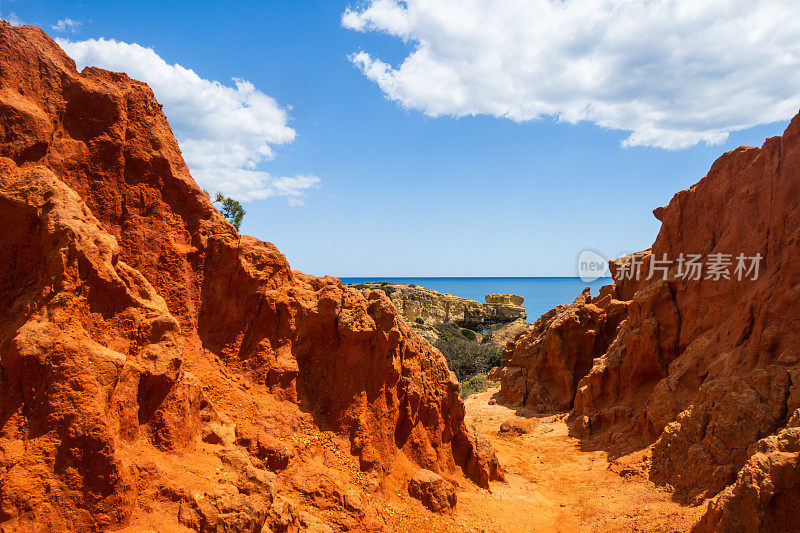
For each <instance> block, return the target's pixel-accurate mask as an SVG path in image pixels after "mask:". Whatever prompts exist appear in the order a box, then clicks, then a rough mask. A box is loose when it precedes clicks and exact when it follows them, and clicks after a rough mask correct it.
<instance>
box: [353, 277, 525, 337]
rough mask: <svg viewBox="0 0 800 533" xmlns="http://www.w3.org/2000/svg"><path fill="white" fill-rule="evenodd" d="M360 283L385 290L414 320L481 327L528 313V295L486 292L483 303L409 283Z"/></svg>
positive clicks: (426, 322) (509, 320) (412, 320)
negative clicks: (524, 304) (524, 302)
mask: <svg viewBox="0 0 800 533" xmlns="http://www.w3.org/2000/svg"><path fill="white" fill-rule="evenodd" d="M356 286H357V287H358V288H361V289H364V288H366V289H376V290H380V291H383V292H385V293H386V294H388V295H389V298H390V299H391V300H392V303H393V304H394V306H395V307H396V308H397V310H398V312H399V313H400V314H401V315H402V316H403V317H404V318H405V319H406V320H408V321H409V322H412V323H413V322H415V321H416V320H417V319H419V320H422V322H423V323H424V324H428V325H435V324H450V323H454V324H458V325H459V326H461V327H465V328H470V329H475V330H480V329H482V328H484V327H489V326H492V325H496V324H507V323H510V322H514V321H516V320H523V321H524V320H525V318H526V317H527V314H526V313H525V308H524V307H522V302H523V301H524V300H525V299H524V298H523V297H522V296H517V295H515V294H490V295H487V296H486V303H481V302H477V301H475V300H468V299H466V298H459V297H458V296H453V295H452V294H444V293H441V292H436V291H434V290H431V289H427V288H425V287H420V286H417V285H415V286H413V287H412V286H411V285H406V284H405V283H360V284H357V285H356Z"/></svg>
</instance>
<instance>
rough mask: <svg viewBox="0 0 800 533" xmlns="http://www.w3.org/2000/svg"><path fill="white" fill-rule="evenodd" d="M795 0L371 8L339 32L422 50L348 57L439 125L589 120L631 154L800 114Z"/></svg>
mask: <svg viewBox="0 0 800 533" xmlns="http://www.w3.org/2000/svg"><path fill="white" fill-rule="evenodd" d="M798 19H800V2H797V1H796V0H704V1H697V0H635V1H631V0H563V1H562V0H504V1H502V2H486V1H484V0H406V1H398V0H372V1H370V2H369V3H368V4H366V5H365V6H364V7H362V8H359V9H348V10H347V11H346V12H345V13H344V14H343V15H342V25H343V26H344V27H346V28H350V29H353V30H356V31H361V32H366V31H378V32H383V33H387V34H389V35H392V36H396V37H398V38H400V39H403V40H404V41H407V42H411V43H413V46H414V49H413V51H412V52H411V53H410V54H409V55H408V56H407V57H406V58H405V59H404V60H403V62H402V64H400V65H399V66H393V65H390V64H387V63H386V62H384V61H382V60H381V59H380V58H378V57H375V56H374V55H373V54H370V53H368V52H365V51H359V52H356V53H354V54H352V55H351V56H350V59H351V61H352V62H353V63H355V64H356V65H357V66H358V67H359V68H360V69H361V71H362V72H363V74H364V75H365V76H366V77H367V78H369V79H370V80H372V81H373V82H375V83H377V84H378V86H379V87H380V88H381V90H382V91H383V92H384V94H385V95H386V96H387V97H388V98H390V99H392V100H395V101H397V102H399V103H400V104H402V105H403V106H405V107H407V108H413V109H419V110H421V111H423V112H424V113H426V114H427V115H430V116H441V115H453V116H465V115H476V114H486V115H493V116H497V117H505V118H509V119H512V120H515V121H528V120H533V119H538V118H541V117H555V119H556V120H559V121H566V122H569V123H576V122H580V121H589V122H592V123H594V124H597V125H598V126H600V127H603V128H609V129H614V130H623V131H627V132H629V136H628V137H627V138H626V139H625V141H624V142H623V144H624V145H625V146H656V147H660V148H666V149H681V148H687V147H690V146H692V145H695V144H697V143H700V142H705V143H709V144H714V143H719V142H722V141H724V140H725V139H726V138H727V137H728V135H729V133H730V132H732V131H736V130H741V129H745V128H748V127H751V126H754V125H757V124H766V123H770V122H775V121H778V120H784V119H787V118H790V117H791V116H792V115H793V114H794V113H796V112H797V109H798V106H799V105H800V25H798V24H795V23H794V22H793V21H796V20H798Z"/></svg>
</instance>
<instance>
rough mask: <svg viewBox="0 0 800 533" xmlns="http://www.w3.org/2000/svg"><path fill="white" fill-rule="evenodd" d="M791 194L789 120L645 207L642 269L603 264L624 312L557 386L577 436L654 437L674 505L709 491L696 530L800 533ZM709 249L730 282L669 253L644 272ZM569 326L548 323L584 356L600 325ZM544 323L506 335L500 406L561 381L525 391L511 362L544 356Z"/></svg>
mask: <svg viewBox="0 0 800 533" xmlns="http://www.w3.org/2000/svg"><path fill="white" fill-rule="evenodd" d="M798 198H800V117H796V118H795V119H794V120H793V121H792V122H791V124H790V125H789V127H788V128H787V129H786V131H785V133H784V135H783V136H782V137H775V138H771V139H768V140H767V141H766V142H765V143H764V145H763V146H762V147H761V148H746V147H745V148H739V149H737V150H734V151H731V152H729V153H726V154H725V155H723V156H722V157H720V158H719V159H718V160H717V161H716V162H715V163H714V165H713V166H712V168H711V170H710V172H709V173H708V175H707V176H706V177H705V178H703V179H702V180H701V181H700V182H699V183H697V184H696V185H695V186H693V187H692V188H690V189H689V190H686V191H682V192H680V193H678V194H677V195H675V197H674V198H673V199H672V201H671V202H670V204H669V205H668V206H666V207H662V208H659V209H656V210H655V212H654V213H655V216H656V217H657V218H658V219H659V220H661V222H662V227H661V231H660V232H659V235H658V238H657V239H656V241H655V243H654V244H653V246H652V248H651V249H650V250H647V251H645V252H641V253H639V254H636V255H637V256H639V259H640V260H641V262H642V264H643V266H642V277H641V278H640V279H639V280H638V281H635V280H627V279H624V280H623V279H621V275H620V264H621V263H620V262H612V264H611V269H612V273H613V274H614V275H615V278H616V280H617V283H616V286H615V287H614V289H613V296H614V297H615V298H616V299H619V300H628V304H627V309H628V316H627V319H626V320H625V321H623V322H622V324H621V325H620V326H619V329H618V332H617V335H616V337H615V338H613V339H611V341H610V345H609V346H608V348H607V350H605V352H604V353H595V354H594V355H595V356H599V357H597V359H595V361H594V363H593V364H592V367H591V370H590V371H589V373H588V374H587V375H586V376H585V377H583V378H582V379H581V380H580V382H579V383H578V385H577V390H576V392H575V396H574V399H570V398H569V392H570V389H569V388H568V387H566V386H564V384H563V383H560V384H559V386H558V390H560V391H562V392H563V393H564V394H563V395H562V396H559V397H558V399H559V400H561V401H560V404H561V405H562V406H564V407H568V404H569V402H572V403H573V409H572V412H571V415H570V419H571V421H572V422H573V431H574V433H575V434H576V435H578V436H581V437H583V438H584V444H585V445H589V446H602V447H606V448H607V449H609V450H612V451H613V452H614V453H624V452H626V451H630V450H633V449H636V448H642V447H647V446H652V450H651V453H652V457H651V468H650V477H651V479H652V480H653V481H655V482H657V483H660V484H668V485H670V486H672V487H674V488H675V489H676V490H677V496H678V497H679V498H684V499H686V500H692V501H702V499H704V498H708V497H713V496H714V495H716V494H719V496H717V497H716V499H715V500H714V502H713V504H712V505H711V506H710V507H709V509H708V512H707V514H706V517H705V518H704V519H703V521H701V523H700V524H698V526H697V528H698V530H701V531H710V530H714V529H715V528H718V530H721V531H752V530H756V529H760V530H764V531H771V530H788V529H792V528H795V529H796V528H797V521H796V511H797V509H798V508H799V507H800V491H798V490H797V486H798V485H797V484H798V480H799V479H800V455H798V450H797V447H796V446H795V444H793V443H794V436H795V429H796V423H794V422H792V424H795V425H794V426H792V424H789V423H788V421H789V420H790V416H791V415H792V413H793V412H794V411H795V409H797V407H798V401H800V393H798V390H800V350H799V349H798V346H800V327H798V324H800V305H799V304H798V301H800V262H798V260H797V257H798V256H800V203H798V201H797V199H798ZM717 253H723V254H732V257H731V262H732V264H731V266H730V279H724V278H723V279H719V280H714V279H707V278H706V274H707V271H704V273H703V278H702V279H700V280H693V279H683V278H682V277H681V276H680V275H679V266H678V264H677V263H673V265H672V267H671V269H670V270H669V272H668V274H667V279H666V280H664V279H662V276H661V273H660V272H656V273H655V275H654V276H653V277H652V278H651V279H649V280H648V279H646V278H647V276H648V274H649V269H650V265H651V264H652V265H654V266H655V265H656V264H657V263H655V261H658V260H661V259H663V258H664V257H666V258H667V259H671V260H673V261H675V260H677V259H678V258H679V257H680V254H700V255H701V256H702V258H703V261H705V262H706V263H707V262H708V257H709V256H710V255H711V254H717ZM739 254H744V255H745V256H755V255H756V254H760V255H761V256H762V258H763V260H762V261H761V265H760V272H759V276H758V279H756V280H753V279H750V276H744V279H742V280H739V279H737V278H738V276H737V275H736V273H735V268H736V263H737V259H736V258H737V256H738V255H739ZM579 307H580V306H579ZM570 312H572V313H575V314H577V312H578V310H577V309H575V310H572V311H570ZM584 312H585V311H584ZM563 313H564V311H560V310H558V309H557V310H555V311H553V312H551V314H550V316H551V317H552V318H553V319H556V318H557V317H558V316H559V315H561V314H563ZM546 316H547V315H546ZM574 323H575V326H574V327H573V328H571V329H566V328H562V329H561V330H560V332H559V337H558V343H557V344H559V345H563V346H565V348H564V349H563V350H560V351H558V352H557V353H564V354H567V355H568V356H569V357H572V358H573V359H572V360H575V361H585V359H582V357H588V356H587V355H586V354H587V353H588V352H589V350H588V349H587V348H585V347H586V339H587V336H592V335H594V334H596V333H597V332H598V331H600V328H599V327H598V325H597V323H596V321H595V320H593V319H592V316H590V317H588V318H585V319H583V320H580V319H577V318H576V319H575V320H574ZM542 326H544V324H542V325H540V327H539V328H535V330H536V331H538V332H539V334H538V336H536V334H535V333H532V332H528V333H523V334H522V335H521V336H520V337H517V338H516V339H515V340H512V341H511V343H510V344H509V348H508V349H507V353H506V355H505V358H504V362H506V364H507V365H509V366H507V367H506V368H505V369H504V370H503V372H505V373H506V374H507V377H506V380H505V381H504V393H505V394H506V396H507V397H508V398H510V399H512V400H515V401H520V402H521V401H528V402H529V401H530V400H529V399H528V398H529V397H530V394H531V393H530V391H531V390H534V389H536V387H543V388H547V390H548V392H549V393H550V394H551V395H552V391H551V390H550V388H551V387H552V386H553V384H552V381H553V380H552V377H551V376H552V375H553V374H555V375H562V374H563V375H564V376H567V377H570V376H571V375H570V374H569V373H568V372H564V371H563V369H559V371H557V372H554V371H552V370H550V368H551V367H550V366H545V368H544V369H542V368H537V370H536V372H535V373H534V374H535V376H534V377H535V378H536V377H538V379H535V381H536V383H535V384H534V385H533V386H532V385H531V384H530V379H529V378H530V376H531V375H532V374H530V371H528V372H529V373H528V374H527V376H526V379H525V380H523V378H522V374H521V371H520V370H515V368H516V369H520V368H523V367H525V368H531V367H537V365H538V362H539V361H540V360H541V359H542V353H543V351H544V350H543V348H542V347H543V346H546V345H547V339H548V335H553V329H554V328H553V326H551V327H550V328H548V327H542ZM525 335H528V336H529V337H527V338H526V337H525ZM592 338H593V337H592ZM551 342H552V341H551ZM524 343H527V344H529V345H530V348H529V349H528V350H527V351H526V350H524V349H523V348H522V345H523V344H524ZM601 345H602V343H601ZM566 347H568V348H566ZM512 355H513V357H514V359H512ZM569 357H567V356H562V357H561V358H560V359H559V361H564V360H567V361H570V360H571V359H569ZM512 361H513V362H514V364H513V366H511V362H512ZM566 366H567V370H569V369H571V368H573V366H572V365H571V364H570V365H566ZM514 372H517V374H513V373H514ZM565 381H566V382H567V383H568V382H569V380H568V379H567V380H565ZM521 383H525V385H524V386H523V385H522V384H521ZM522 392H524V394H523V393H522ZM789 426H792V427H789ZM726 487H727V488H726ZM720 491H722V492H720Z"/></svg>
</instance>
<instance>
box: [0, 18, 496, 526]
mask: <svg viewBox="0 0 800 533" xmlns="http://www.w3.org/2000/svg"><path fill="white" fill-rule="evenodd" d="M0 227H2V228H3V231H2V232H0V316H2V317H3V320H2V322H0V523H2V524H3V526H4V527H6V526H7V527H10V528H12V529H13V528H23V529H24V528H31V529H41V530H65V531H66V530H69V531H76V530H98V529H103V528H107V527H110V526H115V525H120V524H126V523H129V522H131V521H133V522H134V523H140V524H152V523H157V524H162V525H163V527H164V528H166V529H174V528H176V527H178V526H177V524H178V523H179V522H180V523H181V524H183V526H185V527H189V528H191V529H195V530H198V531H222V530H224V531H261V530H262V529H261V528H262V527H263V528H264V529H263V530H264V531H269V530H272V531H289V530H293V529H292V528H295V527H297V526H300V525H301V526H304V527H313V526H314V524H317V523H319V522H325V523H327V524H328V525H329V526H331V527H333V528H335V529H348V528H354V527H358V528H362V529H366V530H369V529H379V528H380V527H381V526H382V517H381V515H380V513H379V512H378V510H377V506H376V503H375V502H376V501H377V500H379V498H378V499H376V498H374V497H373V496H374V495H376V494H377V495H380V494H381V493H383V494H388V493H389V492H390V491H392V492H395V491H396V490H397V487H400V486H402V485H403V484H404V483H405V482H406V481H407V480H408V479H409V478H410V476H411V474H412V473H414V472H415V471H416V470H418V469H419V468H426V469H429V470H432V471H434V472H437V473H440V474H441V475H442V476H444V477H446V478H449V479H450V480H452V481H455V482H458V481H459V479H463V476H464V475H466V476H467V477H468V478H470V479H472V480H474V481H475V482H476V483H478V484H480V485H482V486H487V485H488V481H489V479H496V478H498V477H499V476H500V473H499V471H498V465H497V463H496V460H495V459H494V456H493V453H492V452H491V449H490V448H489V447H488V446H487V445H486V444H485V443H483V442H482V441H480V440H479V438H478V437H476V436H474V435H473V434H471V433H470V432H469V431H468V430H467V429H466V427H465V424H464V405H463V403H462V401H461V400H460V398H459V393H458V385H457V383H456V382H455V380H454V377H453V376H452V374H451V373H450V372H449V370H448V369H447V365H446V363H445V361H444V359H443V357H442V356H441V354H440V353H439V352H437V351H436V350H434V349H432V348H431V347H430V345H428V344H427V343H426V342H425V341H423V340H422V339H420V338H419V337H417V336H416V335H415V334H413V333H412V332H411V330H410V327H409V326H408V325H407V324H406V323H405V322H404V321H403V320H400V319H399V318H398V316H397V313H396V311H395V309H394V307H393V306H392V305H391V302H389V300H388V299H387V298H386V297H385V296H384V295H382V293H380V292H371V293H368V294H367V295H366V296H364V295H362V294H361V293H360V292H358V291H355V290H352V289H347V288H345V287H343V286H342V285H341V283H340V282H339V281H338V280H336V279H334V278H330V277H326V278H323V279H318V278H315V277H312V276H307V275H304V274H302V273H299V272H296V271H292V270H291V269H290V267H289V265H288V263H287V262H286V259H285V258H284V257H283V255H281V254H280V252H278V250H277V249H275V247H274V246H272V245H271V244H269V243H265V242H261V241H258V240H256V239H254V238H252V237H247V236H239V235H237V234H236V232H235V231H234V229H233V228H232V227H231V226H230V224H228V223H227V221H225V220H224V219H223V218H222V217H221V215H219V213H218V212H217V211H216V210H215V209H214V208H213V207H212V206H211V204H210V203H209V200H208V198H207V197H206V196H205V194H203V193H202V192H201V191H200V189H199V188H198V187H197V185H196V184H195V183H194V181H193V180H192V178H191V176H190V175H189V172H188V170H187V168H186V166H185V164H184V162H183V160H182V158H181V154H180V150H179V148H178V145H177V143H176V142H175V139H174V138H173V135H172V132H171V130H170V127H169V125H168V123H167V121H166V119H165V117H164V115H163V113H162V112H161V107H160V105H159V104H158V102H156V100H155V98H154V97H153V94H152V92H151V91H150V89H149V88H148V87H147V86H146V85H145V84H143V83H140V82H137V81H135V80H132V79H130V78H128V77H127V76H126V75H124V74H117V73H111V72H107V71H104V70H100V69H96V68H87V69H85V70H84V71H83V72H81V73H78V72H77V71H76V69H75V64H74V62H73V61H72V60H71V59H70V58H69V57H67V56H66V55H65V54H64V53H63V52H62V51H61V50H60V49H59V47H58V46H57V45H56V44H55V43H54V42H53V41H52V40H50V39H49V38H48V37H47V36H46V35H45V34H44V33H43V32H42V31H41V30H39V29H37V28H34V27H30V26H24V27H19V28H15V27H11V26H9V25H8V24H7V23H5V22H2V23H0Z"/></svg>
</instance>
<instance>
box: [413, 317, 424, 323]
mask: <svg viewBox="0 0 800 533" xmlns="http://www.w3.org/2000/svg"><path fill="white" fill-rule="evenodd" d="M414 322H416V323H417V324H424V323H425V321H424V320H422V319H421V318H420V317H417V318H415V319H414Z"/></svg>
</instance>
